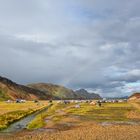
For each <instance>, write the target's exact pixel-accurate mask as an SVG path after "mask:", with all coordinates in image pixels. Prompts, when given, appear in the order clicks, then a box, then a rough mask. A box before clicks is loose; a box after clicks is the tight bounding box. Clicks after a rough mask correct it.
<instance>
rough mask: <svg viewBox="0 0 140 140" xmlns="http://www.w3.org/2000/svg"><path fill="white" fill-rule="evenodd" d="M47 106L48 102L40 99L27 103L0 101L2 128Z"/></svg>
mask: <svg viewBox="0 0 140 140" xmlns="http://www.w3.org/2000/svg"><path fill="white" fill-rule="evenodd" d="M45 106H47V103H46V102H44V101H40V103H38V104H36V103H34V102H26V103H5V102H0V110H1V113H0V129H5V128H7V127H8V126H9V125H10V124H11V123H13V122H15V121H17V120H19V119H21V118H23V117H25V116H27V115H29V114H31V113H33V112H35V111H37V110H40V109H42V108H44V107H45Z"/></svg>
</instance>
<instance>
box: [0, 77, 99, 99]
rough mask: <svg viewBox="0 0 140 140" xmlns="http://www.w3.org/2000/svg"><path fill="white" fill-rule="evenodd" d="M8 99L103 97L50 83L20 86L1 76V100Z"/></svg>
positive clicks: (83, 90)
mask: <svg viewBox="0 0 140 140" xmlns="http://www.w3.org/2000/svg"><path fill="white" fill-rule="evenodd" d="M8 99H12V100H15V99H26V100H34V99H39V100H46V99H101V97H100V95H98V94H95V93H88V92H87V91H86V90H85V89H80V90H77V91H73V90H71V89H69V88H66V87H64V86H60V85H55V84H50V83H36V84H29V85H27V86H25V85H20V84H17V83H15V82H13V81H11V80H9V79H7V78H4V77H1V76H0V100H8Z"/></svg>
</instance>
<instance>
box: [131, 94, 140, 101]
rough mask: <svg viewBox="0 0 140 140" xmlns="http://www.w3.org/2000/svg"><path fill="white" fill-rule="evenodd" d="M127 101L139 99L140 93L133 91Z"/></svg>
mask: <svg viewBox="0 0 140 140" xmlns="http://www.w3.org/2000/svg"><path fill="white" fill-rule="evenodd" d="M129 101H140V93H133V94H132V95H131V96H130V97H129Z"/></svg>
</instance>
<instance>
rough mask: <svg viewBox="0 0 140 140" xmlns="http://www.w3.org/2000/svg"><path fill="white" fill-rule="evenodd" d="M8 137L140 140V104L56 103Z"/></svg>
mask: <svg viewBox="0 0 140 140" xmlns="http://www.w3.org/2000/svg"><path fill="white" fill-rule="evenodd" d="M40 127H41V129H40V130H32V131H24V132H21V133H18V134H16V136H15V135H13V136H10V137H9V136H6V137H3V139H6V140H17V139H19V140H39V139H40V140H46V139H47V140H139V138H140V133H139V132H140V104H139V103H105V104H103V105H102V107H98V106H95V105H90V104H89V103H80V108H76V107H75V104H74V103H72V104H66V105H65V104H62V103H59V104H58V103H54V104H53V106H51V107H50V108H49V109H48V110H47V112H45V113H43V114H40V115H38V116H37V117H36V118H35V119H34V120H33V121H32V122H30V124H29V125H28V129H34V128H40Z"/></svg>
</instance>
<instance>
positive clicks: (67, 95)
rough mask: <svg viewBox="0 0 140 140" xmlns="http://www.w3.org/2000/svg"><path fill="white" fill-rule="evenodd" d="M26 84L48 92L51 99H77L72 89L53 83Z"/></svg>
mask: <svg viewBox="0 0 140 140" xmlns="http://www.w3.org/2000/svg"><path fill="white" fill-rule="evenodd" d="M27 86H28V87H31V88H34V89H37V90H40V91H42V92H45V93H46V92H48V93H49V94H50V95H51V96H53V99H77V98H78V96H77V95H76V93H75V92H74V91H73V90H71V89H68V88H66V87H63V86H60V85H54V84H50V83H36V84H29V85H27Z"/></svg>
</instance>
